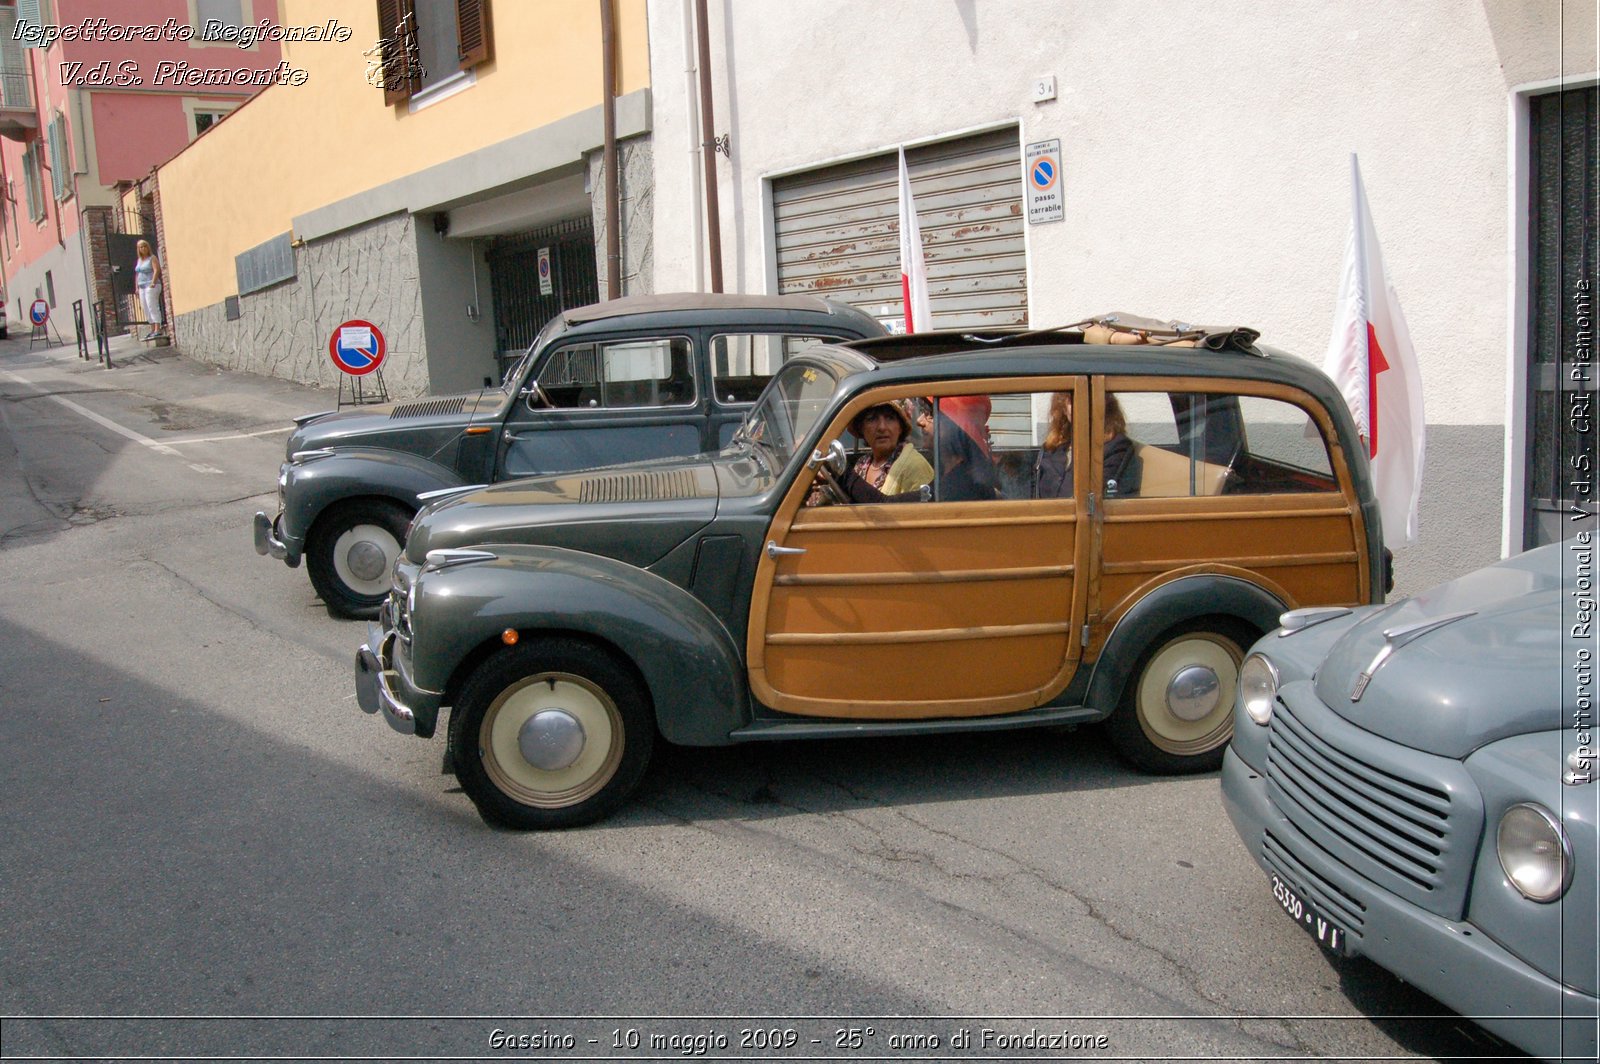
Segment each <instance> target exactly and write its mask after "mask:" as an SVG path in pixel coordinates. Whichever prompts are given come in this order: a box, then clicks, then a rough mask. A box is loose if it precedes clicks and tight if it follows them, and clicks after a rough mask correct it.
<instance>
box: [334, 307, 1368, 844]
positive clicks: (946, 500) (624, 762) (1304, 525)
mask: <svg viewBox="0 0 1600 1064" xmlns="http://www.w3.org/2000/svg"><path fill="white" fill-rule="evenodd" d="M1104 321H1113V319H1104ZM1114 322H1115V326H1116V328H1115V329H1114V328H1113V327H1111V326H1108V325H1106V324H1103V323H1084V324H1083V326H1082V327H1081V328H1079V327H1069V328H1063V329H1058V330H1044V331H1037V332H1027V333H1023V332H1015V331H1011V332H1008V331H1001V330H989V331H985V332H977V333H974V332H963V333H923V334H917V335H914V336H899V337H883V338H880V339H873V340H863V341H858V342H856V343H853V344H848V345H817V346H814V347H811V348H809V349H807V350H806V351H805V352H803V353H801V354H800V355H798V356H797V357H795V358H793V359H791V360H790V361H789V362H787V363H786V364H785V365H784V366H783V368H782V369H781V370H779V372H778V374H777V376H776V377H774V378H773V380H772V383H771V384H769V385H768V386H767V390H766V391H765V393H764V394H763V395H762V397H761V399H760V400H759V401H758V402H757V404H756V406H755V407H754V408H753V409H752V410H751V411H750V413H749V415H748V416H747V417H746V419H745V421H744V424H743V426H742V428H741V429H740V430H739V432H738V433H737V434H736V435H735V436H734V437H733V439H732V440H731V442H730V444H729V446H728V447H726V448H724V449H723V450H722V451H721V452H719V453H715V454H707V455H701V456H698V457H695V458H691V459H679V460H666V461H658V462H652V463H640V464H636V465H631V466H619V467H615V468H611V469H604V470H594V471H590V472H586V473H581V474H569V475H558V476H546V477H538V478H533V479H527V480H519V481H514V482H508V483H506V484H502V485H497V486H495V487H492V488H486V489H482V490H477V491H473V492H469V493H464V494H460V495H456V496H453V497H451V498H448V499H439V500H435V501H433V502H431V503H429V504H428V505H427V506H425V507H424V508H423V510H422V511H421V512H420V513H419V514H418V515H417V518H416V521H415V522H414V523H413V525H412V528H411V531H410V538H409V540H408V542H407V544H406V548H405V552H404V554H403V555H402V557H401V559H400V561H399V562H397V563H396V566H395V582H394V587H393V590H392V592H391V593H390V596H389V599H388V600H387V602H386V603H385V604H384V607H383V610H382V612H381V614H380V623H379V624H376V625H372V626H370V627H369V638H368V642H367V644H366V645H365V646H364V647H362V648H361V650H360V652H359V654H358V656H357V662H356V681H357V689H358V693H359V697H360V703H361V706H362V708H363V709H366V710H367V711H369V712H378V711H379V710H381V711H382V712H383V714H384V716H385V717H386V719H387V720H388V721H389V723H390V724H391V725H393V726H394V727H395V728H396V729H398V730H400V731H402V732H406V733H410V734H414V735H417V736H421V737H428V736H431V735H433V734H434V730H435V727H436V723H437V720H438V715H439V710H440V707H441V706H446V705H449V706H453V707H454V708H453V710H452V712H451V717H450V728H449V750H450V759H451V762H452V764H453V765H454V769H455V772H456V773H457V775H458V777H459V779H460V780H461V783H462V787H463V788H464V790H465V791H466V793H467V794H468V795H469V796H470V797H471V798H472V800H473V801H474V802H475V803H476V804H477V806H478V809H479V811H480V813H481V814H482V815H483V816H484V817H485V818H486V819H488V820H490V821H493V822H495V823H500V824H505V825H510V826H513V827H520V828H537V827H561V826H568V825H572V824H578V823H583V822H585V821H589V820H592V819H594V818H596V817H599V816H602V815H604V814H605V813H606V812H607V811H608V810H610V809H611V808H613V807H614V806H615V805H616V804H617V803H618V802H620V801H621V800H622V799H623V798H625V797H626V796H627V794H628V793H629V791H631V790H632V788H633V786H634V785H635V783H636V782H637V781H638V779H639V777H640V774H641V773H642V772H643V770H644V767H645V764H646V762H647V761H648V760H649V757H650V751H651V748H652V745H653V743H654V742H655V738H656V735H657V732H658V731H659V733H660V735H661V736H663V737H664V738H665V739H667V740H668V741H671V742H674V743H681V744H687V745H720V744H728V743H739V742H753V741H760V740H771V739H796V738H833V737H841V736H860V735H873V734H876V735H886V734H914V733H927V732H947V731H957V730H971V729H997V728H1017V727H1028V726H1035V725H1060V724H1072V723H1089V722H1096V721H1106V722H1107V726H1108V728H1109V730H1110V735H1111V738H1112V740H1113V741H1114V743H1115V744H1116V746H1117V748H1118V749H1119V750H1120V751H1121V752H1122V753H1123V754H1124V755H1125V756H1126V757H1127V758H1128V759H1129V760H1131V761H1133V762H1134V763H1135V764H1137V765H1139V766H1142V767H1144V768H1146V769H1150V770H1153V771H1158V772H1188V771H1200V770H1208V769H1214V768H1215V767H1216V766H1217V765H1218V764H1219V763H1220V761H1221V758H1222V750H1223V747H1224V746H1225V745H1226V743H1227V740H1228V736H1229V734H1230V732H1231V731H1232V728H1233V712H1232V709H1233V692H1234V686H1235V682H1236V676H1237V672H1238V667H1239V663H1240V662H1241V661H1242V660H1243V658H1244V648H1245V647H1247V646H1249V645H1250V644H1251V643H1252V642H1253V641H1254V640H1255V638H1256V637H1257V636H1258V635H1260V634H1261V632H1263V631H1265V630H1266V629H1268V628H1270V627H1272V625H1273V624H1275V623H1276V618H1277V617H1278V615H1279V613H1281V612H1282V611H1283V610H1285V609H1288V608H1292V607H1298V606H1307V605H1356V604H1367V603H1373V602H1379V601H1381V600H1382V598H1383V594H1384V585H1383V572H1382V568H1383V567H1382V565H1381V563H1380V554H1381V546H1380V534H1379V528H1378V512H1377V504H1376V502H1375V500H1374V496H1373V492H1372V486H1371V483H1370V480H1369V476H1368V470H1367V463H1366V459H1365V457H1364V452H1363V449H1362V447H1361V446H1360V441H1359V439H1358V438H1357V436H1356V434H1355V430H1354V428H1353V426H1352V424H1351V420H1350V415H1349V412H1348V411H1347V409H1346V407H1345V405H1344V402H1343V400H1342V399H1341V398H1340V396H1339V392H1338V391H1337V390H1336V389H1335V387H1334V385H1333V383H1332V382H1331V381H1330V380H1328V378H1327V377H1326V376H1324V375H1323V374H1322V372H1321V371H1320V370H1318V369H1317V368H1315V367H1314V366H1312V365H1310V364H1309V363H1306V362H1303V361H1300V360H1299V359H1296V358H1293V357H1291V356H1287V355H1284V354H1283V353H1281V352H1276V351H1273V350H1271V349H1268V348H1262V347H1258V346H1256V344H1255V342H1254V341H1255V339H1256V334H1255V333H1254V332H1253V331H1251V330H1246V329H1231V328H1230V329H1218V330H1204V329H1192V330H1191V329H1182V330H1176V329H1164V330H1163V329H1157V330H1155V331H1150V329H1147V328H1144V327H1141V328H1139V329H1137V330H1134V329H1131V328H1129V327H1128V326H1129V319H1127V318H1126V316H1120V317H1118V318H1117V319H1114ZM1120 340H1134V341H1139V340H1146V341H1154V340H1164V341H1167V342H1166V343H1156V342H1146V343H1143V344H1142V345H1140V346H1132V345H1128V344H1124V343H1121V342H1119V341H1120ZM1179 345H1182V346H1179ZM1111 396H1115V397H1116V399H1117V400H1118V401H1117V402H1116V403H1115V404H1113V403H1111V402H1110V401H1109V398H1108V397H1111ZM1068 400H1070V402H1071V408H1072V409H1075V410H1076V411H1078V417H1077V418H1076V419H1075V420H1071V421H1070V423H1069V424H1067V425H1065V426H1058V427H1063V428H1064V429H1065V432H1066V435H1065V436H1063V437H1061V438H1060V439H1059V443H1060V446H1059V447H1055V446H1054V445H1052V447H1046V446H1045V444H1046V442H1047V441H1050V440H1051V439H1052V438H1053V437H1052V434H1051V431H1050V426H1051V425H1053V424H1056V419H1055V417H1054V415H1053V414H1052V413H1051V412H1052V411H1056V410H1060V409H1061V408H1062V407H1063V406H1066V405H1067V403H1068ZM898 403H905V404H907V405H912V404H914V405H915V406H916V407H917V408H918V409H917V411H916V413H917V414H918V415H919V416H918V417H917V419H916V427H915V428H914V429H913V431H914V432H915V433H917V438H916V439H915V440H914V441H913V445H914V446H915V447H918V448H922V449H925V450H926V453H927V457H926V459H917V461H918V462H922V463H925V464H924V465H923V468H925V469H927V470H928V474H927V477H925V478H924V479H926V480H927V483H926V484H925V485H918V484H912V487H913V488H915V489H916V490H913V491H907V492H905V493H904V498H905V499H906V501H876V502H862V503H855V504H845V503H843V502H838V503H836V504H834V505H815V504H814V503H816V502H817V501H820V500H821V499H822V498H824V494H823V492H822V488H823V482H819V479H818V478H819V477H823V478H824V481H825V482H826V483H835V482H837V479H838V478H839V477H840V475H841V474H845V471H846V469H847V467H848V466H849V465H850V459H849V458H848V456H847V455H846V454H845V449H844V440H845V439H846V438H847V434H848V433H849V432H850V426H852V425H853V424H856V425H859V422H858V418H859V419H860V420H861V421H864V420H866V419H865V418H862V415H863V414H864V413H865V412H867V411H868V410H878V409H879V408H880V407H881V406H882V405H883V404H898ZM901 409H904V408H903V407H902V408H901ZM924 412H925V413H926V417H925V418H924V417H922V416H921V415H922V414H923V413H924ZM1114 413H1115V416H1113V415H1114ZM1069 414H1070V410H1069ZM898 416H899V415H896V416H895V417H898ZM885 417H887V415H884V414H882V413H881V412H880V414H878V415H876V423H878V424H880V425H881V424H884V423H885V420H884V419H885ZM894 420H895V418H894V417H890V418H888V423H893V422H894ZM906 420H907V421H908V422H909V421H910V420H911V417H910V414H909V413H908V414H907V415H906ZM1114 421H1116V422H1119V423H1121V424H1123V425H1124V426H1125V434H1118V435H1119V439H1121V441H1122V442H1121V443H1120V444H1118V447H1119V449H1120V450H1119V452H1118V453H1119V455H1120V456H1123V457H1125V455H1126V452H1127V451H1129V450H1131V451H1134V452H1136V453H1137V455H1138V456H1139V459H1140V466H1141V472H1140V475H1139V478H1138V480H1139V482H1138V484H1137V486H1135V484H1134V480H1133V478H1132V477H1131V476H1130V475H1129V473H1128V472H1120V473H1119V475H1120V476H1122V478H1123V479H1122V482H1121V483H1120V484H1119V483H1117V482H1116V478H1115V477H1111V476H1107V475H1106V473H1107V469H1106V467H1105V458H1104V451H1103V448H1102V445H1101V441H1104V440H1106V438H1107V437H1108V435H1111V434H1112V433H1111V431H1110V430H1111V428H1112V427H1113V422H1114ZM904 427H905V426H902V429H904ZM1058 435H1059V434H1058ZM902 438H903V437H902ZM1069 445H1070V447H1071V453H1073V454H1077V455H1081V456H1085V457H1084V458H1083V459H1082V460H1080V461H1079V462H1078V463H1077V464H1076V467H1075V468H1073V467H1070V466H1067V465H1066V464H1065V463H1064V462H1063V461H1062V459H1064V457H1065V453H1066V451H1065V448H1066V447H1067V446H1069ZM1047 450H1048V451H1050V454H1048V455H1046V454H1044V452H1045V451H1047ZM901 453H902V454H904V452H901ZM1047 459H1048V460H1047ZM1119 461H1120V458H1119ZM1047 469H1048V470H1049V471H1052V472H1053V473H1054V476H1053V482H1054V486H1050V485H1049V483H1048V482H1049V481H1050V480H1051V479H1052V478H1049V477H1046V476H1045V475H1044V472H1045V471H1046V470H1047ZM1065 469H1070V473H1066V475H1065V476H1063V475H1062V473H1063V472H1064V470H1065ZM824 470H828V472H826V473H824ZM814 488H816V489H818V494H817V495H813V489H814ZM808 503H809V504H808Z"/></svg>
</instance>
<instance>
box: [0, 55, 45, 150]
mask: <svg viewBox="0 0 1600 1064" xmlns="http://www.w3.org/2000/svg"><path fill="white" fill-rule="evenodd" d="M38 128H39V112H38V110H37V109H36V108H35V107H34V106H33V86H32V85H30V84H29V83H28V75H27V74H26V73H24V72H21V71H11V70H0V137H10V138H11V139H12V140H22V139H24V138H25V137H26V136H27V135H28V134H29V133H30V132H31V131H33V130H36V129H38Z"/></svg>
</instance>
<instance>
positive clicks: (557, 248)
mask: <svg viewBox="0 0 1600 1064" xmlns="http://www.w3.org/2000/svg"><path fill="white" fill-rule="evenodd" d="M541 249H548V251H549V256H550V279H549V285H550V293H549V294H548V295H545V294H544V293H542V292H541V291H540V282H539V252H540V250H541ZM488 259H489V280H490V287H491V289H492V290H493V292H494V336H495V346H496V350H497V351H498V352H499V354H500V356H501V358H502V361H504V360H505V359H506V358H512V357H515V356H517V355H520V354H522V352H523V351H525V350H527V348H528V345H529V344H531V343H533V340H534V337H536V336H538V335H539V330H540V329H542V328H544V326H545V323H546V322H548V321H549V320H550V319H551V318H553V317H555V316H556V315H557V314H559V313H561V311H563V310H566V309H568V308H571V307H582V306H587V305H588V304H590V303H597V302H599V300H600V283H599V277H598V272H597V270H596V268H595V246H594V221H593V219H591V218H587V217H585V218H576V219H573V220H572V221H568V222H560V223H557V224H556V225H553V226H547V227H545V228H543V229H535V230H533V231H531V232H527V233H514V234H511V235H508V236H499V237H495V238H494V242H493V243H492V244H490V245H489V252H488Z"/></svg>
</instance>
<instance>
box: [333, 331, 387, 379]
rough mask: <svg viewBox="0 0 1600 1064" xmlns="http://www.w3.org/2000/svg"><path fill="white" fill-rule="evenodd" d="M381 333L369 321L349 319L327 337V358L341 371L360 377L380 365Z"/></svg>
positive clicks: (381, 351) (383, 349)
mask: <svg viewBox="0 0 1600 1064" xmlns="http://www.w3.org/2000/svg"><path fill="white" fill-rule="evenodd" d="M384 351H385V346H384V342H383V332H382V331H381V330H380V329H379V328H378V327H377V326H376V325H374V324H372V323H371V322H370V321H364V320H363V319H361V318H351V319H350V320H349V321H347V322H345V323H343V324H342V325H340V326H339V327H338V328H336V329H334V330H333V335H332V336H331V337H329V338H328V356H329V357H330V358H332V359H333V364H334V365H335V366H337V367H338V368H339V370H340V371H341V372H344V373H348V374H350V375H351V376H354V377H361V376H364V375H366V374H368V373H371V372H372V371H373V370H375V369H377V368H378V367H379V366H381V365H383V355H384Z"/></svg>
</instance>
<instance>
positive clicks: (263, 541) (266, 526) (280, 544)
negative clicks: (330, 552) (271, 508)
mask: <svg viewBox="0 0 1600 1064" xmlns="http://www.w3.org/2000/svg"><path fill="white" fill-rule="evenodd" d="M282 518H283V515H282V514H281V513H280V514H279V515H278V516H277V517H268V516H267V515H266V514H265V513H263V512H262V511H260V510H257V511H256V518H255V528H254V530H253V531H254V532H255V541H256V553H257V554H261V555H268V554H270V555H271V556H272V557H274V558H276V559H278V560H279V561H280V562H283V563H284V564H285V565H287V566H288V567H289V568H291V569H298V568H299V567H300V552H299V550H298V549H296V550H293V551H291V550H290V549H289V544H288V543H286V542H284V539H283V534H282V532H281V530H280V529H279V528H278V522H279V521H280V520H281V519H282Z"/></svg>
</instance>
